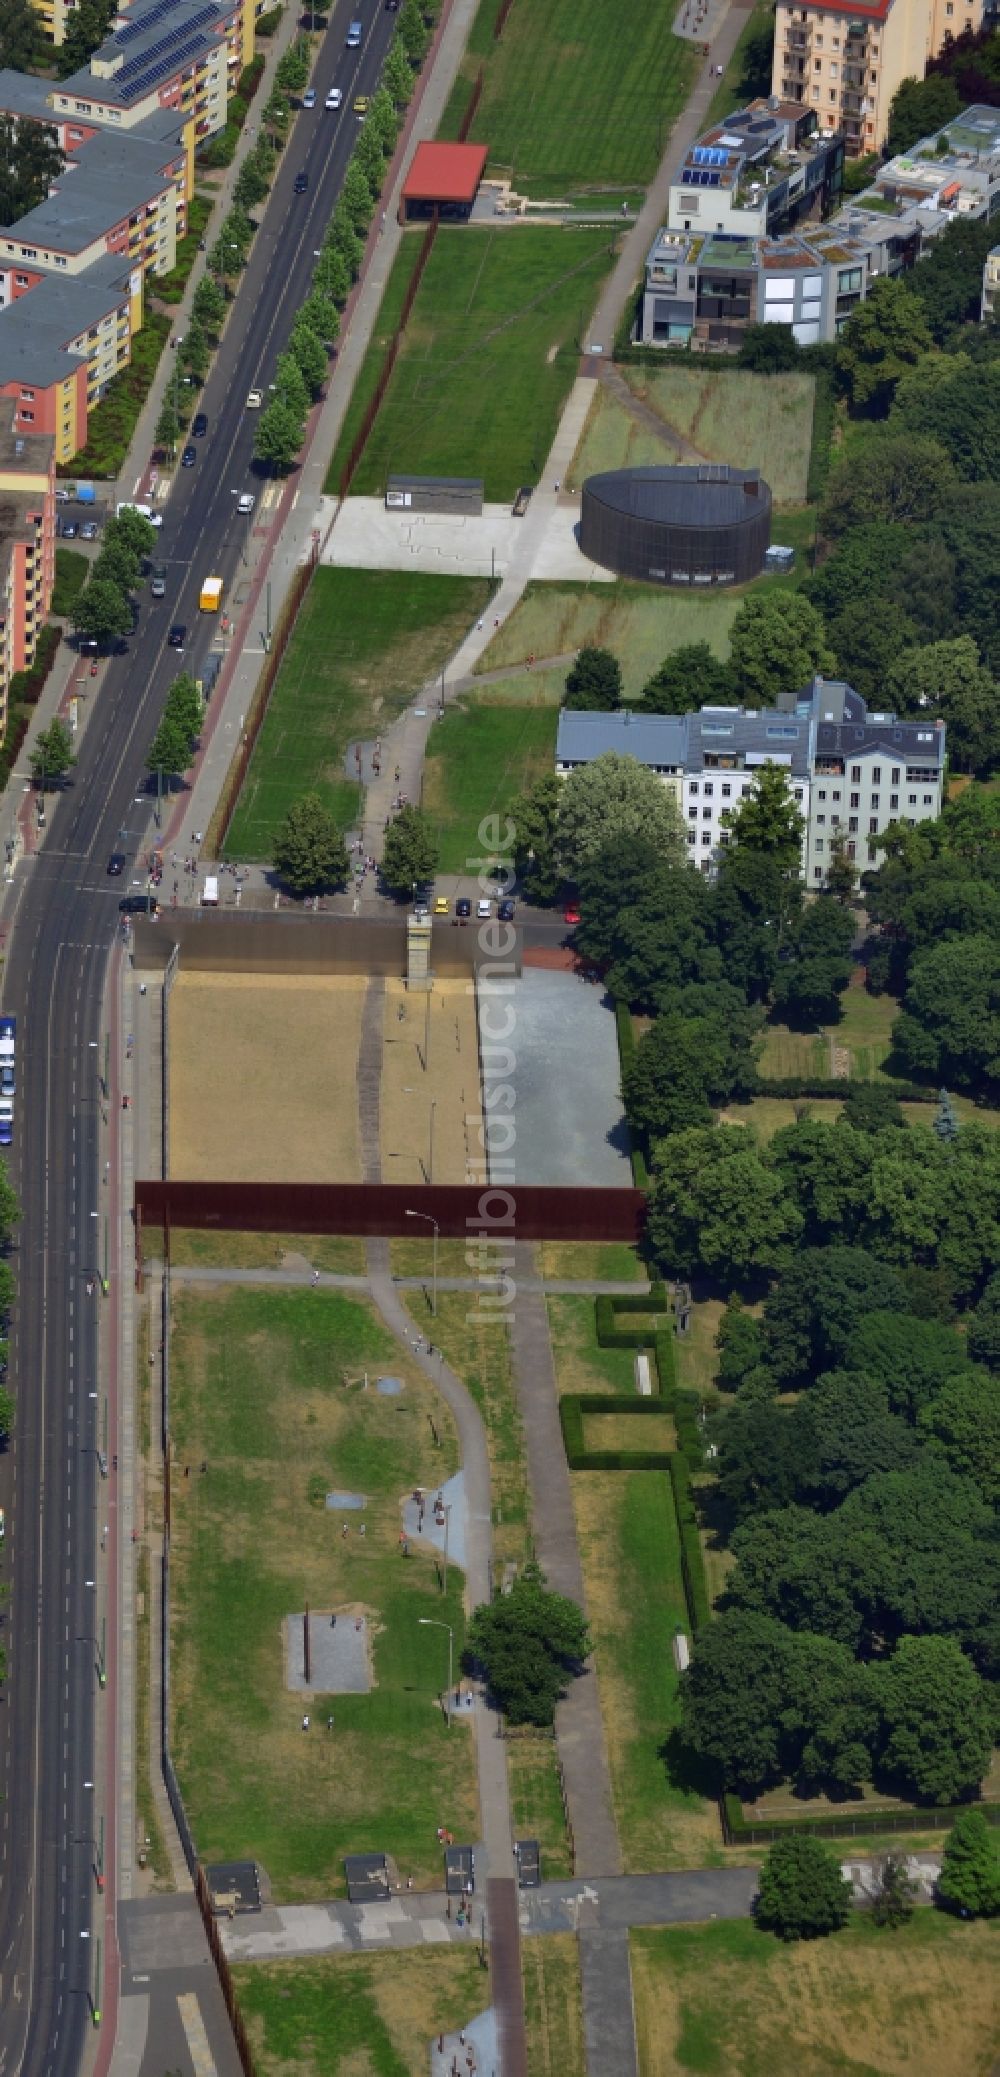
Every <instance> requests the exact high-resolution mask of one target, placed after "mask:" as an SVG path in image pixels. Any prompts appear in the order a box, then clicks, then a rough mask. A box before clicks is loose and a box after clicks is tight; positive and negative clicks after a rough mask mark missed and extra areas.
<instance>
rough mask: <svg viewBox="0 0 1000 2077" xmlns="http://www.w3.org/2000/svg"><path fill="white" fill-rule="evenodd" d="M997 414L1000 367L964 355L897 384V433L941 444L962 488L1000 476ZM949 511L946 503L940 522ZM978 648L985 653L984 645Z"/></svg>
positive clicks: (947, 357) (926, 365)
mask: <svg viewBox="0 0 1000 2077" xmlns="http://www.w3.org/2000/svg"><path fill="white" fill-rule="evenodd" d="M878 285H881V286H885V283H882V284H877V286H878ZM890 285H891V286H892V287H895V286H897V284H896V283H895V282H893V283H892V284H890ZM861 307H862V309H864V307H865V305H864V304H862V306H861ZM851 322H852V323H853V319H852V320H851ZM998 408H1000V361H994V362H992V363H989V364H987V366H986V367H982V366H980V365H979V364H978V363H977V362H975V361H973V360H971V359H970V358H969V356H968V355H967V354H957V353H956V354H933V355H929V356H928V358H927V360H926V361H922V362H921V363H920V364H919V366H918V367H916V368H914V369H913V371H912V373H911V374H909V375H908V376H907V377H906V380H905V381H901V382H900V385H899V390H898V393H897V396H896V401H895V404H894V406H893V414H892V417H893V424H894V425H896V426H898V428H899V430H900V431H901V432H908V433H929V434H930V435H931V437H932V438H934V439H936V440H940V441H941V443H942V444H943V446H944V447H945V448H946V449H947V451H948V454H949V456H950V457H951V462H952V466H953V468H954V469H955V470H956V471H957V473H958V475H959V476H960V477H961V478H962V479H963V480H964V481H965V482H966V483H981V482H984V481H986V480H990V481H991V482H994V483H995V480H996V477H997V476H998V475H1000V427H998V426H997V424H996V414H997V410H998ZM948 509H949V507H948V503H946V504H945V505H944V507H943V511H942V517H943V516H944V515H945V514H946V513H947V511H948ZM965 632H966V633H972V634H975V632H976V630H975V629H974V628H970V629H966V630H965ZM980 646H981V647H982V648H983V649H985V648H986V643H985V642H982V643H981V645H980Z"/></svg>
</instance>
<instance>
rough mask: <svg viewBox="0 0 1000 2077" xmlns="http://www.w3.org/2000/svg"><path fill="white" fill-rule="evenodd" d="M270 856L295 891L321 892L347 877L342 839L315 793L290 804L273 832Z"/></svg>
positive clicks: (345, 854) (323, 892)
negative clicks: (282, 820) (280, 822)
mask: <svg viewBox="0 0 1000 2077" xmlns="http://www.w3.org/2000/svg"><path fill="white" fill-rule="evenodd" d="M271 856H272V859H273V861H274V865H275V867H276V869H277V871H278V872H279V873H280V874H281V877H282V879H283V880H285V881H286V882H287V884H288V886H289V887H291V888H292V890H293V892H294V893H296V894H325V893H326V892H327V890H328V889H330V888H332V887H338V886H342V885H343V883H344V881H345V880H346V878H347V873H348V859H347V850H346V847H345V844H344V839H343V837H342V836H341V834H340V831H339V829H338V828H337V825H336V823H335V821H334V819H333V816H332V815H331V814H330V811H329V809H328V808H325V807H324V806H323V803H322V801H321V799H320V797H319V794H318V793H306V794H304V795H303V797H302V799H301V800H297V801H294V802H293V803H292V806H291V807H290V808H289V810H288V813H287V815H286V816H285V819H284V822H283V823H282V824H281V826H280V828H279V829H278V830H277V831H276V832H275V837H274V846H273V850H272V853H271Z"/></svg>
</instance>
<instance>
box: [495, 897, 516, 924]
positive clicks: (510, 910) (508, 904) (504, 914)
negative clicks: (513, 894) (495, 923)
mask: <svg viewBox="0 0 1000 2077" xmlns="http://www.w3.org/2000/svg"><path fill="white" fill-rule="evenodd" d="M497 915H498V916H499V918H500V921H501V923H513V921H514V904H513V902H512V901H502V902H501V903H500V906H499V908H498V909H497Z"/></svg>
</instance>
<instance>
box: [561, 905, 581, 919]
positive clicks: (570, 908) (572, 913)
mask: <svg viewBox="0 0 1000 2077" xmlns="http://www.w3.org/2000/svg"><path fill="white" fill-rule="evenodd" d="M579 921H580V911H579V909H578V908H577V906H576V903H575V901H571V902H569V903H568V904H567V906H566V908H565V909H564V910H563V922H564V923H569V924H577V923H579Z"/></svg>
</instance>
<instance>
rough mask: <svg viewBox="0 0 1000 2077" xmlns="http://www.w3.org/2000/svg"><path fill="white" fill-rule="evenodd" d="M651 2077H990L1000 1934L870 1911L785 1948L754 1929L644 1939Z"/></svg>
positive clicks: (671, 1931)
mask: <svg viewBox="0 0 1000 2077" xmlns="http://www.w3.org/2000/svg"><path fill="white" fill-rule="evenodd" d="M630 1948H631V1959H632V1989H633V1996H634V2000H635V2015H636V2037H637V2042H638V2049H639V2067H640V2070H641V2071H642V2072H643V2077H665V2073H666V2072H667V2071H671V2072H674V2071H677V2072H682V2071H689V2070H690V2071H700V2072H704V2073H706V2077H708V2073H712V2077H723V2073H725V2077H832V2073H833V2072H839V2073H843V2077H848V2073H850V2077H987V2073H988V2072H990V2071H992V2070H994V2069H995V2068H996V2063H995V2057H996V2054H997V2048H998V2034H997V2017H996V1997H995V1991H996V1972H997V1965H998V1962H1000V1928H998V1927H997V1926H995V1925H988V1924H983V1923H980V1924H971V1925H963V1924H962V1923H961V1922H960V1921H959V1920H957V1919H953V1918H946V1917H945V1916H944V1915H943V1914H941V1913H940V1912H935V1911H930V1910H918V1911H916V1912H915V1914H914V1916H913V1918H912V1919H911V1920H910V1923H909V1924H908V1925H906V1926H902V1927H900V1928H899V1930H898V1931H896V1932H891V1933H890V1932H883V1931H880V1930H879V1928H878V1927H877V1926H875V1925H873V1924H872V1922H871V1919H870V1918H868V1917H867V1916H866V1914H865V1913H863V1912H859V1913H857V1914H856V1915H855V1916H854V1918H853V1919H852V1920H851V1923H850V1925H849V1926H847V1927H846V1928H845V1930H844V1931H843V1932H841V1933H836V1934H834V1935H833V1936H832V1937H831V1938H830V1939H827V1940H802V1941H798V1942H792V1943H790V1944H788V1945H785V1944H784V1943H783V1942H782V1941H780V1940H775V1939H773V1938H771V1937H770V1936H769V1935H767V1934H764V1933H760V1932H758V1930H757V1928H756V1927H755V1926H754V1925H753V1924H752V1923H751V1922H750V1921H749V1920H739V1919H737V1920H730V1921H723V1922H719V1923H717V1924H715V1925H704V1926H684V1927H681V1926H672V1927H670V1928H657V1929H651V1928H646V1927H643V1928H642V1929H641V1930H637V1931H635V1932H633V1933H632V1934H631V1935H630Z"/></svg>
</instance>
